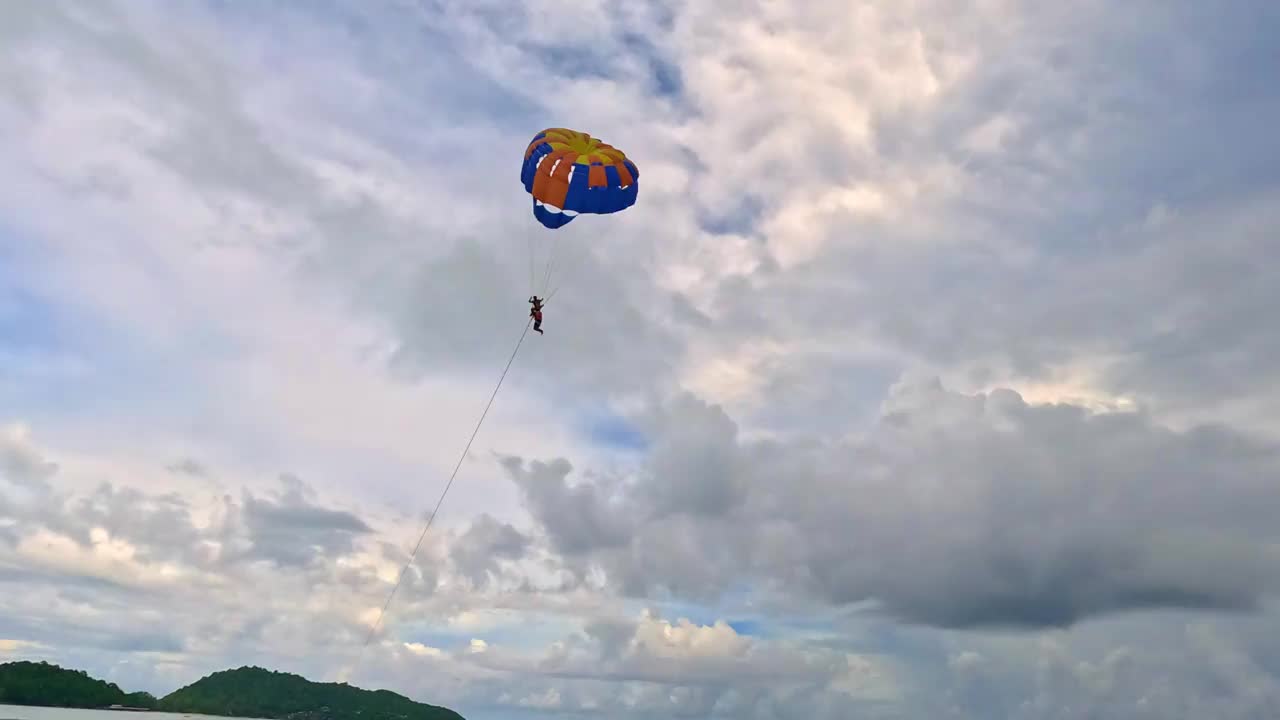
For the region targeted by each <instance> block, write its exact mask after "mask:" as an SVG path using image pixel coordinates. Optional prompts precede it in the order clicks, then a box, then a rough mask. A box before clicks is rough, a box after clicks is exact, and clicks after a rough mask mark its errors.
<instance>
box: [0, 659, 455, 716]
mask: <svg viewBox="0 0 1280 720" xmlns="http://www.w3.org/2000/svg"><path fill="white" fill-rule="evenodd" d="M0 704H8V705H38V706H44V707H68V708H109V707H111V706H112V705H120V706H125V707H130V708H146V709H151V710H161V711H165V712H175V713H192V714H200V715H222V716H232V717H241V718H270V719H272V720H463V717H462V716H461V715H459V714H458V713H456V712H454V711H452V710H449V709H447V708H442V707H436V706H435V705H426V704H423V703H418V702H414V701H412V700H410V699H409V698H407V697H404V696H403V695H397V694H396V693H393V692H391V691H390V690H361V689H360V688H357V687H353V686H351V685H348V684H346V683H315V682H311V681H310V680H307V679H306V678H303V677H300V676H298V675H290V674H289V673H282V672H272V671H270V670H264V669H262V668H259V667H242V668H239V669H237V670H224V671H222V672H216V673H214V674H212V675H210V676H208V677H206V678H203V679H201V680H197V681H196V682H194V683H192V684H190V685H188V686H186V687H184V688H182V689H180V690H177V691H175V692H173V693H170V694H169V695H166V696H165V697H164V698H163V699H161V700H156V699H155V698H154V697H152V696H151V695H150V694H148V693H126V692H125V691H123V690H121V689H120V688H119V687H118V686H116V685H115V684H114V683H108V682H103V681H102V680H97V679H95V678H92V677H89V675H88V673H85V672H84V671H82V670H68V669H65V668H61V667H58V666H57V665H50V664H49V663H45V662H40V663H34V662H12V663H5V664H0Z"/></svg>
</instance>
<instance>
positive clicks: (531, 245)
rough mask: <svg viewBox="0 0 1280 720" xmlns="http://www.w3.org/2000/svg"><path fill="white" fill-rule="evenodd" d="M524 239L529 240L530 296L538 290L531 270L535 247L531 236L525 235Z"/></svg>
mask: <svg viewBox="0 0 1280 720" xmlns="http://www.w3.org/2000/svg"><path fill="white" fill-rule="evenodd" d="M525 237H527V238H528V239H529V294H530V295H532V294H534V292H536V291H537V289H538V281H537V280H536V279H535V273H534V269H533V266H534V257H533V256H534V251H535V247H534V242H533V235H526V236H525Z"/></svg>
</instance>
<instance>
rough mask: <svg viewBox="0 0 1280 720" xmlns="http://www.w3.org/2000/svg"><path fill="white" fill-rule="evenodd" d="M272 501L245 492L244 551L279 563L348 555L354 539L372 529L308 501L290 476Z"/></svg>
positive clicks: (349, 515) (301, 563)
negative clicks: (245, 541) (245, 538)
mask: <svg viewBox="0 0 1280 720" xmlns="http://www.w3.org/2000/svg"><path fill="white" fill-rule="evenodd" d="M282 480H283V482H284V484H285V489H284V491H283V492H281V493H279V494H278V495H276V497H275V498H274V499H259V498H256V497H254V496H252V495H248V494H246V496H245V501H244V511H243V512H244V523H245V528H246V529H247V531H248V535H249V543H250V546H249V549H248V555H249V556H250V557H253V558H257V559H263V560H269V561H271V562H273V563H276V564H278V565H286V566H287V565H294V566H307V565H311V564H314V563H316V562H319V561H321V560H326V559H329V558H334V557H338V556H341V555H344V554H347V553H350V552H351V551H352V550H353V549H354V547H355V543H356V540H357V539H358V538H359V537H360V536H363V535H367V534H369V533H371V532H372V530H371V528H370V527H369V526H368V525H366V524H365V522H364V521H363V520H361V519H360V518H358V517H356V516H355V515H353V514H352V513H349V512H345V511H341V510H330V509H328V508H324V507H320V506H317V505H315V504H313V503H312V502H310V501H309V500H308V498H307V497H306V493H307V491H308V488H307V487H306V486H305V485H303V484H302V483H301V482H299V481H298V480H297V479H295V478H293V477H292V476H287V475H286V476H284V477H283V478H282Z"/></svg>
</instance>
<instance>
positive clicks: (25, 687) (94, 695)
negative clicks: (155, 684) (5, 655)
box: [0, 662, 156, 708]
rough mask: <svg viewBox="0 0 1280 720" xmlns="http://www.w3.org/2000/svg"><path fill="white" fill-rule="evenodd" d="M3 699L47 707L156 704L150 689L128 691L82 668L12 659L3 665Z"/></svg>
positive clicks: (0, 684)
mask: <svg viewBox="0 0 1280 720" xmlns="http://www.w3.org/2000/svg"><path fill="white" fill-rule="evenodd" d="M0 703H3V704H8V705H41V706H44V707H68V708H105V707H110V706H112V705H125V706H128V707H137V708H152V707H155V704H156V699H155V698H154V697H152V696H151V695H150V694H148V693H126V692H125V691H123V690H121V689H120V688H119V687H118V686H117V685H116V684H115V683H109V682H103V681H102V680H97V679H95V678H91V677H89V674H88V673H86V672H84V671H83V670H68V669H66V668H61V667H58V666H57V665H50V664H49V663H45V662H39V663H34V662H11V663H5V664H3V665H0Z"/></svg>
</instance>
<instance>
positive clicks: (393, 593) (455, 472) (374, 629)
mask: <svg viewBox="0 0 1280 720" xmlns="http://www.w3.org/2000/svg"><path fill="white" fill-rule="evenodd" d="M532 324H533V318H529V321H528V322H526V323H525V325H524V332H522V333H520V339H519V340H518V341H516V347H515V349H514V350H512V351H511V357H510V358H508V359H507V366H506V367H505V368H503V370H502V375H501V376H499V377H498V384H497V385H495V386H494V388H493V394H491V395H490V396H489V402H488V403H486V404H485V406H484V412H482V413H481V414H480V420H479V421H478V422H477V423H476V427H475V429H474V430H472V431H471V438H470V439H468V440H467V445H466V447H465V448H463V450H462V456H461V457H459V458H458V464H457V465H455V466H454V468H453V473H452V474H451V475H449V482H447V483H445V486H444V492H441V493H440V499H439V500H437V501H436V506H435V508H434V509H433V510H432V511H431V515H429V516H428V517H427V524H426V525H425V526H424V527H423V528H422V534H421V535H419V536H418V542H417V544H415V545H414V546H413V552H411V553H410V554H409V560H408V561H407V562H406V563H405V564H404V567H402V568H400V576H399V577H398V578H396V584H395V586H394V587H392V588H391V593H390V594H389V595H387V601H386V602H385V603H383V604H382V610H381V611H380V612H379V613H378V618H377V620H375V621H374V623H373V627H371V628H369V635H368V636H367V637H366V638H365V639H364V645H363V646H361V648H360V658H363V657H364V651H365V649H367V648H368V647H369V643H370V642H371V641H372V640H373V636H374V634H376V633H377V632H378V627H379V626H380V625H381V624H382V618H383V616H384V615H386V613H387V608H389V607H391V599H392V598H394V597H395V596H396V591H397V590H399V589H400V584H401V583H402V582H404V576H405V573H406V572H408V570H409V566H410V565H412V564H413V560H414V558H416V557H417V556H418V549H419V548H421V547H422V541H423V539H425V538H426V537H427V531H428V530H430V529H431V523H432V522H434V521H435V519H436V514H437V513H439V512H440V506H441V505H443V504H444V498H445V496H446V495H448V494H449V488H451V487H453V481H454V479H455V478H457V477H458V471H459V470H460V469H462V463H463V461H465V460H466V459H467V453H469V452H471V443H473V442H475V439H476V435H478V434H479V433H480V426H481V425H483V424H484V419H485V417H487V416H488V415H489V409H490V408H492V407H493V401H494V398H496V397H498V390H500V389H501V388H502V381H503V380H506V379H507V372H508V371H510V370H511V364H512V363H513V362H515V359H516V353H518V352H520V346H521V345H523V344H524V339H525V337H526V336H527V335H528V334H529V327H530V326H531V325H532ZM359 663H360V660H359V659H357V660H356V664H357V665H359ZM353 671H354V667H353Z"/></svg>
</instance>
